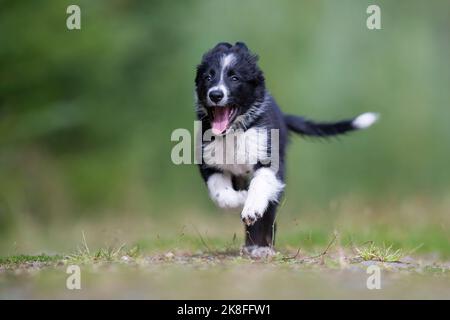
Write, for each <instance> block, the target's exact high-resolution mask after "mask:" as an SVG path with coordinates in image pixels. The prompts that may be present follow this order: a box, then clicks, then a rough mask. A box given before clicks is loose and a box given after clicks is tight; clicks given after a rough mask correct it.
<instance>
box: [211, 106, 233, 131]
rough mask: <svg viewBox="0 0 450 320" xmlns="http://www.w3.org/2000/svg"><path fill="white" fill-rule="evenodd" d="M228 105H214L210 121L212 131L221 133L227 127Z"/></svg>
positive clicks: (229, 109)
mask: <svg viewBox="0 0 450 320" xmlns="http://www.w3.org/2000/svg"><path fill="white" fill-rule="evenodd" d="M230 111H231V108H230V107H215V108H214V119H213V121H212V133H213V134H222V133H223V132H224V131H225V130H226V129H227V127H228V120H229V118H230Z"/></svg>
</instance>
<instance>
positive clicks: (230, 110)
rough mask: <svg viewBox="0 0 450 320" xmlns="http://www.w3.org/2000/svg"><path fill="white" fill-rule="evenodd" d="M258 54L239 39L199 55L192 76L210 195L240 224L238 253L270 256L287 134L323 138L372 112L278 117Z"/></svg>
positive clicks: (367, 122) (371, 118) (360, 125)
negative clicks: (327, 118) (329, 119)
mask: <svg viewBox="0 0 450 320" xmlns="http://www.w3.org/2000/svg"><path fill="white" fill-rule="evenodd" d="M257 60H258V58H257V56H256V55H254V54H253V53H251V52H250V51H249V49H248V48H247V46H246V45H245V44H244V43H242V42H237V43H236V44H235V45H232V44H230V43H219V44H217V45H216V46H215V47H214V48H213V49H211V50H209V51H208V52H206V53H205V54H204V56H203V58H202V61H201V63H200V65H198V67H197V75H196V78H195V88H196V113H197V117H198V120H200V121H201V130H200V131H201V132H199V133H198V134H201V135H202V143H201V163H200V165H199V166H200V173H201V175H202V177H203V179H204V181H205V182H206V185H207V187H208V191H209V194H210V197H211V199H212V200H213V201H214V202H215V203H216V204H217V205H218V206H219V207H221V208H228V209H230V208H231V209H232V208H235V209H239V210H240V212H241V218H242V221H243V222H244V224H245V228H246V240H245V247H244V253H246V254H249V255H251V256H254V257H263V256H268V255H271V254H273V253H274V251H273V244H274V235H275V214H276V210H277V205H278V203H279V201H280V199H281V197H282V194H283V189H284V186H285V183H284V181H285V152H286V145H287V142H288V134H289V132H290V131H292V132H295V133H297V134H300V135H304V136H315V137H328V136H333V135H338V134H343V133H346V132H348V131H353V130H357V129H364V128H367V127H369V126H371V125H372V124H373V123H374V122H375V121H376V120H377V118H378V116H377V114H374V113H364V114H361V115H359V116H357V117H356V118H353V119H350V120H343V121H338V122H334V123H323V122H322V123H320V122H313V121H310V120H306V119H304V118H302V117H299V116H294V115H285V114H283V113H282V112H281V110H280V108H279V107H278V105H277V103H276V102H275V100H274V99H273V98H272V96H271V95H270V94H269V92H268V91H267V89H266V87H265V83H264V75H263V72H262V71H261V69H260V68H259V67H258V65H257Z"/></svg>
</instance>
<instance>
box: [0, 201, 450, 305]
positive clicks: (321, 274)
mask: <svg viewBox="0 0 450 320" xmlns="http://www.w3.org/2000/svg"><path fill="white" fill-rule="evenodd" d="M341 206H342V208H341V209H339V208H338V209H336V208H335V207H333V208H332V209H330V210H326V209H323V210H318V211H311V212H308V211H307V212H305V213H304V214H303V215H297V214H292V215H290V211H292V212H293V213H295V211H294V210H291V209H285V210H284V211H282V214H281V215H280V220H279V221H278V235H277V243H276V246H275V248H276V249H277V252H278V253H277V254H276V255H275V256H273V257H270V258H267V259H257V260H255V259H250V258H249V257H246V256H243V255H241V254H240V249H241V244H242V243H243V241H244V239H243V232H242V225H241V223H240V221H239V219H238V217H236V216H235V215H219V214H212V213H208V214H196V213H192V212H191V213H190V212H186V215H185V217H183V219H180V218H179V216H175V217H174V219H170V215H167V216H165V217H164V219H161V220H159V221H158V220H154V219H150V218H149V217H148V216H138V215H137V214H136V213H134V212H133V213H132V214H129V215H128V216H127V214H124V213H121V214H120V215H118V217H119V218H114V216H112V215H111V214H109V215H106V216H105V218H104V219H99V220H93V219H89V220H86V221H82V220H80V221H78V222H77V223H73V224H69V223H68V222H67V221H62V223H61V224H58V223H53V224H46V225H35V224H29V222H28V221H29V220H23V221H22V222H21V223H20V224H19V226H20V228H17V229H16V230H13V232H10V233H9V235H6V234H3V238H2V241H1V242H0V298H1V299H11V298H152V299H166V298H173V299H178V298H180V299H197V298H199V299H219V298H229V299H258V298H263V299H301V298H319V299H323V298H363V299H366V298H367V299H369V298H376V299H378V298H399V299H406V298H424V299H434V298H438V299H443V298H446V299H450V231H449V230H450V220H449V219H450V216H449V215H448V207H449V206H447V205H445V206H442V207H439V206H436V205H433V204H432V205H426V204H423V203H422V202H414V203H412V204H410V205H408V206H406V205H405V206H400V207H398V206H397V207H395V206H392V207H388V206H386V207H381V208H377V207H374V208H366V207H365V206H362V205H361V206H359V205H358V204H357V203H356V204H355V202H351V203H350V204H349V205H345V204H343V205H341ZM328 211H332V213H333V215H331V214H330V213H329V212H328ZM169 213H170V212H169ZM25 254H27V255H25ZM372 264H376V265H378V266H379V267H380V270H381V271H380V279H381V281H380V283H381V289H380V290H376V289H375V290H369V289H368V288H367V279H368V277H370V276H371V275H372V274H368V273H367V268H368V266H370V265H372ZM69 265H78V266H79V267H80V270H81V290H68V289H67V288H66V280H67V278H68V277H69V274H67V273H66V270H67V267H68V266H69Z"/></svg>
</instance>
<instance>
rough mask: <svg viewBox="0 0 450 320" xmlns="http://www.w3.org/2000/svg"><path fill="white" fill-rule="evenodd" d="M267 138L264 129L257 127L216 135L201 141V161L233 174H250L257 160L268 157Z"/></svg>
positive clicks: (265, 159)
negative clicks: (210, 140)
mask: <svg viewBox="0 0 450 320" xmlns="http://www.w3.org/2000/svg"><path fill="white" fill-rule="evenodd" d="M267 140H268V136H267V132H266V130H264V129H259V128H251V129H249V130H247V131H243V130H238V131H235V132H232V133H228V134H227V135H224V136H218V137H215V139H214V141H212V142H204V143H203V161H204V162H205V163H206V164H208V165H210V166H212V167H216V168H219V169H221V170H223V171H225V172H229V173H231V174H233V175H238V176H242V175H250V174H252V173H253V167H254V165H255V164H256V163H258V161H260V162H263V163H264V162H266V161H267V160H268V159H269V154H268V150H267Z"/></svg>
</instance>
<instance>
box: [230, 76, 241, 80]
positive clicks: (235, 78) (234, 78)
mask: <svg viewBox="0 0 450 320" xmlns="http://www.w3.org/2000/svg"><path fill="white" fill-rule="evenodd" d="M231 81H239V78H238V77H236V76H232V77H231Z"/></svg>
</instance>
